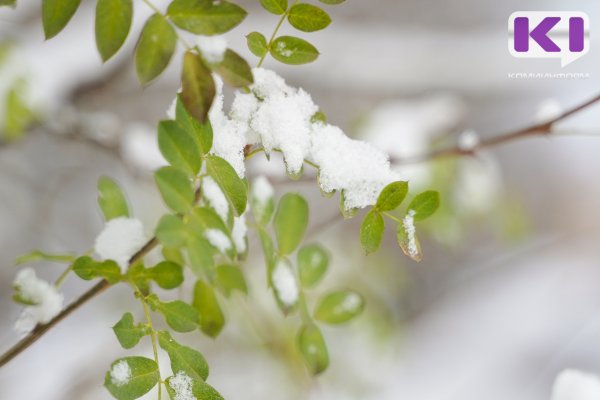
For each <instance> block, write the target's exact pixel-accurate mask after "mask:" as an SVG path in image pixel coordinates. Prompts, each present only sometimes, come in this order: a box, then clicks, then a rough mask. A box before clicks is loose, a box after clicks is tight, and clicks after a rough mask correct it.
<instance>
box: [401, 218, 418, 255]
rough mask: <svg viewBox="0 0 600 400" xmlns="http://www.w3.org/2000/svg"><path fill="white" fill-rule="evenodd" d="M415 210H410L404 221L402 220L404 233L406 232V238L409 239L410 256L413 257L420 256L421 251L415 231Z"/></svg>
mask: <svg viewBox="0 0 600 400" xmlns="http://www.w3.org/2000/svg"><path fill="white" fill-rule="evenodd" d="M414 217H415V210H408V213H406V216H404V219H402V226H403V227H404V231H405V232H406V236H407V238H408V254H409V255H410V256H411V257H416V256H417V255H418V254H419V249H418V247H417V239H416V237H415V233H416V229H415V218H414Z"/></svg>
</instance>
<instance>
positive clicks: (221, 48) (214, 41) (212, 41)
mask: <svg viewBox="0 0 600 400" xmlns="http://www.w3.org/2000/svg"><path fill="white" fill-rule="evenodd" d="M196 44H197V45H198V47H199V48H200V52H201V53H202V57H203V58H204V59H205V60H206V62H208V63H209V64H218V63H220V62H221V61H223V57H224V56H225V51H226V50H227V39H225V37H224V36H197V40H196Z"/></svg>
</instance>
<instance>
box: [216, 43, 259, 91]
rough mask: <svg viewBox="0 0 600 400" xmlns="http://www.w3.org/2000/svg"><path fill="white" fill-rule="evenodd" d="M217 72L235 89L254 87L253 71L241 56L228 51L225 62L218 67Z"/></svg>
mask: <svg viewBox="0 0 600 400" xmlns="http://www.w3.org/2000/svg"><path fill="white" fill-rule="evenodd" d="M215 71H216V72H217V73H218V74H219V75H220V76H221V78H223V81H225V83H227V84H228V85H229V86H233V87H247V86H250V85H252V83H253V82H254V78H253V77H252V69H251V68H250V66H249V65H248V63H247V62H246V60H244V59H243V58H242V57H240V55H239V54H237V53H236V52H235V51H233V50H230V49H227V51H226V52H225V56H224V58H223V61H221V62H220V63H219V65H217V66H216V68H215Z"/></svg>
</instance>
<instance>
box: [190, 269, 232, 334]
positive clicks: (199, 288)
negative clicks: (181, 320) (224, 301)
mask: <svg viewBox="0 0 600 400" xmlns="http://www.w3.org/2000/svg"><path fill="white" fill-rule="evenodd" d="M193 305H194V307H195V308H196V310H197V311H198V313H199V314H200V329H201V330H202V332H204V333H205V334H207V335H208V336H210V337H216V336H217V335H218V334H219V333H220V332H221V330H222V329H223V326H224V325H225V316H224V315H223V312H222V311H221V306H219V302H218V300H217V296H216V294H215V291H214V290H213V288H212V286H210V285H209V284H208V283H207V282H205V281H203V280H199V281H198V282H196V286H195V287H194V300H193Z"/></svg>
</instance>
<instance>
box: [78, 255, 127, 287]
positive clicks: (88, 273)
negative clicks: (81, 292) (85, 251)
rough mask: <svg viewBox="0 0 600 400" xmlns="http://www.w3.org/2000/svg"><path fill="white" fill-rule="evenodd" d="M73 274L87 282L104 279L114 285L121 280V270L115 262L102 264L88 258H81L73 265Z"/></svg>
mask: <svg viewBox="0 0 600 400" xmlns="http://www.w3.org/2000/svg"><path fill="white" fill-rule="evenodd" d="M73 272H75V273H76V274H77V276H78V277H80V278H81V279H83V280H86V281H89V280H92V279H95V278H104V279H106V280H107V281H108V282H109V283H111V284H113V283H116V282H119V281H120V280H121V268H120V267H119V266H118V265H117V263H116V262H114V261H113V260H106V261H102V262H100V261H96V260H93V259H92V258H90V257H88V256H83V257H79V258H78V259H77V260H75V262H74V263H73Z"/></svg>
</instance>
